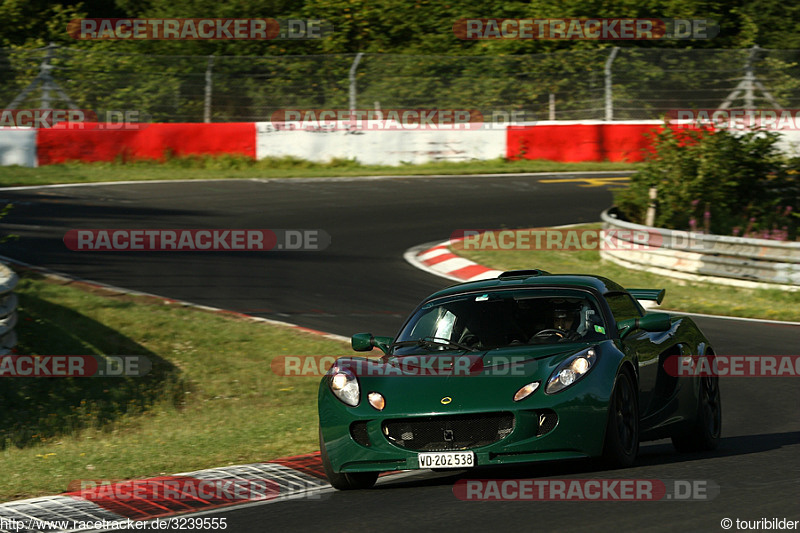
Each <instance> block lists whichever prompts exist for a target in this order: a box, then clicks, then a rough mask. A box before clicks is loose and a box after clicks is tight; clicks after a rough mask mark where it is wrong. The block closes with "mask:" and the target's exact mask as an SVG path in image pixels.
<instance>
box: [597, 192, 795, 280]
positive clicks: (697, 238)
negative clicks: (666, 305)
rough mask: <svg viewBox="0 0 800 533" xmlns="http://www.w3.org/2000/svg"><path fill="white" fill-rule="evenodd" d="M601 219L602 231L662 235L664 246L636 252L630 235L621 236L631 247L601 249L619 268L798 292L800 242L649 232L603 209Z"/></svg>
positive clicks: (668, 231)
mask: <svg viewBox="0 0 800 533" xmlns="http://www.w3.org/2000/svg"><path fill="white" fill-rule="evenodd" d="M601 218H602V220H603V227H604V228H605V229H612V228H613V229H624V230H638V231H640V232H643V231H649V232H658V233H659V234H661V235H663V236H664V237H665V238H664V247H663V248H659V249H653V250H647V249H638V250H637V249H636V246H634V245H633V244H634V243H633V242H632V241H631V240H628V239H630V237H628V238H627V239H626V237H625V236H626V235H633V233H632V232H628V233H627V234H626V233H625V232H621V233H619V234H618V235H619V239H620V240H623V241H625V242H627V243H629V245H630V246H629V247H630V248H632V249H614V250H602V251H601V252H600V255H601V256H602V257H603V258H604V259H608V260H610V261H613V262H615V263H618V264H620V265H622V266H626V267H629V268H634V269H637V270H646V271H648V272H654V273H658V274H661V275H666V276H671V277H676V278H681V279H689V280H697V281H711V282H714V283H720V284H725V285H737V286H742V287H754V288H755V287H760V288H781V289H786V290H792V291H796V290H800V242H781V241H773V240H767V239H747V238H743V237H730V236H725V235H703V234H699V233H692V234H689V233H688V232H679V231H673V230H668V229H663V228H652V227H649V226H643V225H640V224H633V223H631V222H626V221H624V220H621V219H619V218H618V213H617V211H616V209H615V208H611V209H608V210H606V211H604V212H603V214H602V215H601ZM625 247H627V246H623V247H620V248H625ZM698 250H699V251H698Z"/></svg>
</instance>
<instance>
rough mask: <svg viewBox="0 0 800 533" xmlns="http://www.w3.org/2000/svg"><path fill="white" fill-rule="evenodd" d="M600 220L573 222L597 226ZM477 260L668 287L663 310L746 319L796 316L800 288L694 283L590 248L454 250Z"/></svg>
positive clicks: (497, 266) (799, 309) (799, 318)
mask: <svg viewBox="0 0 800 533" xmlns="http://www.w3.org/2000/svg"><path fill="white" fill-rule="evenodd" d="M600 226H601V225H600V224H586V225H581V226H576V229H580V228H599V227H600ZM453 251H454V252H455V253H457V254H459V255H462V256H464V257H466V258H468V259H471V260H472V261H475V262H476V263H480V264H482V265H485V266H487V267H490V268H494V269H498V270H514V269H523V268H541V269H543V270H546V271H548V272H552V273H581V274H583V273H588V274H598V275H602V276H605V277H607V278H609V279H612V280H614V281H616V282H617V283H619V284H621V285H622V286H624V287H637V288H666V289H667V294H666V297H665V298H664V302H663V303H662V307H663V308H664V309H670V310H680V311H685V312H690V313H707V314H715V315H729V316H739V317H749V318H765V319H773V320H790V321H800V292H788V291H783V290H780V289H744V288H739V287H729V286H725V285H718V284H714V283H696V282H690V281H683V280H677V279H671V278H666V277H663V276H658V275H656V274H650V273H647V272H640V271H637V270H631V269H628V268H624V267H621V266H619V265H616V264H614V263H611V262H610V261H605V260H602V259H600V253H599V252H597V251H591V250H580V251H563V250H562V251H558V250H497V251H489V250H460V249H459V250H453Z"/></svg>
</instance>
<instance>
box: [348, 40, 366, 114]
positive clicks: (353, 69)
mask: <svg viewBox="0 0 800 533" xmlns="http://www.w3.org/2000/svg"><path fill="white" fill-rule="evenodd" d="M363 55H364V52H359V53H357V54H356V58H355V60H353V65H352V66H351V67H350V111H355V109H356V70H357V69H358V64H359V63H360V62H361V57H362V56H363ZM350 118H351V120H352V118H353V117H352V116H351V117H350Z"/></svg>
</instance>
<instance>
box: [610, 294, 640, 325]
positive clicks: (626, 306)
mask: <svg viewBox="0 0 800 533" xmlns="http://www.w3.org/2000/svg"><path fill="white" fill-rule="evenodd" d="M606 301H607V302H608V306H609V307H610V308H611V313H612V314H613V315H614V320H616V321H617V322H619V321H620V320H625V319H627V318H639V317H640V316H642V313H641V312H639V306H638V305H636V302H634V301H633V298H631V296H630V294H625V293H616V294H608V295H606Z"/></svg>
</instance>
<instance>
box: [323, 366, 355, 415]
mask: <svg viewBox="0 0 800 533" xmlns="http://www.w3.org/2000/svg"><path fill="white" fill-rule="evenodd" d="M330 373H331V378H330V382H329V383H330V387H331V391H332V392H333V394H334V396H336V397H337V398H339V399H340V400H341V401H342V402H344V403H345V404H347V405H350V406H352V407H355V406H356V405H358V402H359V400H360V399H361V398H360V396H361V391H360V390H359V388H358V378H356V376H355V375H354V374H353V372H352V371H351V370H349V369H347V368H341V367H338V366H334V367H333V368H331V370H330Z"/></svg>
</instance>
